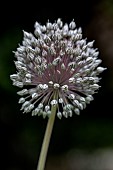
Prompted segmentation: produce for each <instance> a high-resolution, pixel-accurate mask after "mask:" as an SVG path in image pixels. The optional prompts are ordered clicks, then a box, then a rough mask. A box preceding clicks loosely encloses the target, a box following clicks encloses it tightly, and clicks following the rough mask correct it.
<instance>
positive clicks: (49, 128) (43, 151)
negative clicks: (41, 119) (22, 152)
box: [37, 105, 57, 170]
mask: <svg viewBox="0 0 113 170" xmlns="http://www.w3.org/2000/svg"><path fill="white" fill-rule="evenodd" d="M56 109H57V106H56V105H53V106H52V109H51V115H50V117H49V119H48V123H47V127H46V131H45V136H44V139H43V144H42V149H41V153H40V157H39V162H38V166H37V170H44V168H45V162H46V157H47V152H48V147H49V143H50V138H51V134H52V129H53V125H54V121H55V115H56Z"/></svg>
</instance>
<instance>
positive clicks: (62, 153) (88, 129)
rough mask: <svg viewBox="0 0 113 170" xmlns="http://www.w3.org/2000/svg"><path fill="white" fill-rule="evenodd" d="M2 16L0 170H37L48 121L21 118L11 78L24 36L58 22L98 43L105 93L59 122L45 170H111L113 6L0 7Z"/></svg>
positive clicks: (111, 1)
mask: <svg viewBox="0 0 113 170" xmlns="http://www.w3.org/2000/svg"><path fill="white" fill-rule="evenodd" d="M0 7H1V10H0V143H1V144H0V157H1V158H0V162H1V163H0V169H1V170H36V166H37V161H38V158H39V153H40V149H41V144H42V140H43V136H44V132H45V127H46V123H47V119H45V120H43V119H42V117H32V116H31V115H30V114H27V115H26V114H22V112H21V111H20V105H19V104H18V99H19V96H18V95H17V94H16V93H17V91H18V90H19V89H18V88H17V87H14V86H12V82H11V80H10V78H9V76H10V74H13V73H15V72H16V69H15V66H14V54H13V52H12V51H15V50H16V48H17V47H18V44H21V41H22V36H23V32H22V30H25V31H27V32H33V31H34V23H35V21H38V22H40V23H41V24H45V23H46V22H47V20H48V19H49V20H50V21H51V22H54V21H55V20H56V19H57V18H58V17H60V18H61V19H62V20H63V21H64V22H68V23H69V22H70V21H71V20H72V19H73V18H74V19H75V22H76V25H77V27H82V30H83V37H84V38H85V37H87V38H88V41H92V40H95V44H94V46H95V48H98V49H99V52H100V55H99V58H101V59H102V64H101V65H102V66H103V67H107V70H106V71H105V72H103V73H102V74H101V75H100V77H102V79H101V81H100V85H101V88H100V89H99V92H98V93H97V94H95V95H94V98H95V100H94V101H92V102H91V104H90V105H88V106H87V108H86V109H85V110H83V111H82V112H81V115H80V116H77V115H74V116H73V117H72V118H68V119H65V118H63V119H62V120H58V119H56V121H55V125H54V129H53V134H52V138H51V143H50V147H49V152H48V157H47V163H46V168H45V170H58V169H59V170H113V0H94V1H93V0H79V1H78V0H73V1H64V2H63V1H60V2H58V1H57V0H55V1H52V2H49V1H39V0H37V1H27V2H24V1H23V2H21V1H14V2H13V3H11V2H10V3H9V4H7V2H6V1H4V2H2V4H1V6H0Z"/></svg>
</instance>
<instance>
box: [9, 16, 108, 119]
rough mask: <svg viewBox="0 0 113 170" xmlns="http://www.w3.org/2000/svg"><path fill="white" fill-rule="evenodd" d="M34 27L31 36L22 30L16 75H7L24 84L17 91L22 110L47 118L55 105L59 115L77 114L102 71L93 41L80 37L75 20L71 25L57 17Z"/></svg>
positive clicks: (79, 29) (89, 98) (19, 85)
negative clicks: (22, 36)
mask: <svg viewBox="0 0 113 170" xmlns="http://www.w3.org/2000/svg"><path fill="white" fill-rule="evenodd" d="M34 27H35V31H34V35H33V34H32V33H28V32H25V31H23V34H24V38H23V41H22V45H19V47H18V48H17V51H16V52H14V53H15V57H16V61H15V65H16V69H17V74H13V75H11V76H10V78H11V80H12V81H13V85H15V86H18V87H20V88H23V87H24V89H22V90H21V91H19V92H17V94H18V95H20V96H21V98H20V99H19V103H22V107H21V110H23V113H28V112H31V111H32V115H43V117H46V116H49V115H50V114H51V108H52V106H53V105H57V116H58V117H59V118H61V117H62V116H64V117H66V118H67V117H68V116H70V117H71V116H72V114H73V113H74V112H75V113H76V114H77V115H79V114H80V110H83V109H84V108H86V104H88V103H90V101H92V100H93V94H94V93H95V92H97V90H98V89H99V87H100V86H99V85H98V82H99V80H100V78H99V77H98V75H99V74H100V73H101V72H103V71H104V70H105V68H103V67H100V66H99V64H100V63H101V59H98V54H99V52H98V50H97V49H94V48H93V43H94V41H92V42H88V43H87V42H86V39H82V30H81V28H78V29H77V28H76V24H75V22H74V20H72V21H71V22H70V24H67V23H65V24H63V22H62V21H61V19H60V18H59V19H58V20H57V21H55V23H50V22H49V21H48V22H47V23H46V25H41V24H40V23H38V22H36V23H35V25H34ZM55 94H56V96H57V97H56V98H54V96H55Z"/></svg>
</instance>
